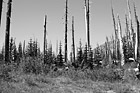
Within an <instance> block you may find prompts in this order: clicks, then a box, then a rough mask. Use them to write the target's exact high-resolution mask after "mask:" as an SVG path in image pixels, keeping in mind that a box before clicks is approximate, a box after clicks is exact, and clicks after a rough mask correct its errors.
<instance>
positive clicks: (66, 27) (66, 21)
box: [65, 0, 68, 62]
mask: <svg viewBox="0 0 140 93" xmlns="http://www.w3.org/2000/svg"><path fill="white" fill-rule="evenodd" d="M67 31H68V0H66V13H65V62H67Z"/></svg>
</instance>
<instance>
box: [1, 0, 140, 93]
mask: <svg viewBox="0 0 140 93" xmlns="http://www.w3.org/2000/svg"><path fill="white" fill-rule="evenodd" d="M68 1H69V0H65V3H64V4H65V23H64V26H65V33H64V34H65V36H64V38H65V40H64V42H65V43H64V44H62V42H61V41H60V42H56V43H57V44H56V45H57V47H56V51H53V49H52V46H53V45H52V44H51V43H48V40H47V36H46V34H47V15H44V25H43V26H42V27H44V28H43V29H44V31H42V33H43V35H44V36H43V39H44V40H43V51H41V49H40V46H39V42H38V40H37V39H32V38H30V40H29V41H25V40H24V42H20V43H19V44H18V45H16V43H15V42H16V40H15V38H14V37H11V36H10V26H11V18H12V17H11V15H12V13H11V11H12V3H13V0H8V2H7V11H6V30H5V41H4V42H5V43H4V45H3V47H2V49H0V93H23V92H24V93H32V92H35V93H140V23H139V18H138V14H137V8H136V5H135V2H133V7H131V6H130V2H129V0H127V1H126V3H127V7H128V9H127V11H128V14H124V16H125V29H122V23H121V19H120V17H119V14H118V15H115V13H114V12H115V11H114V8H113V5H111V7H110V11H111V13H112V14H110V15H111V16H112V23H113V26H114V35H112V36H110V37H111V38H110V37H106V41H105V43H103V44H101V45H99V44H98V45H97V47H96V48H92V47H91V41H90V38H91V37H90V15H92V14H90V3H89V2H90V0H84V4H85V5H84V9H85V24H86V25H85V26H86V33H87V34H86V35H87V36H86V37H87V38H86V42H85V44H82V42H81V40H80V41H79V46H78V49H76V47H75V17H74V16H72V20H71V22H72V24H71V29H72V31H71V36H72V38H71V41H72V44H71V49H68V46H67V44H68V43H69V42H68V40H67V39H68V38H67V37H68V34H67V32H68V21H70V20H68V17H69V16H68V7H69V6H68V3H69V2H68ZM3 2H4V1H3V0H0V27H1V22H2V21H1V20H2V19H1V18H2V17H1V16H2V11H3V8H2V7H3ZM132 10H133V11H132ZM132 15H133V16H134V18H132ZM133 19H135V20H133ZM135 24H136V25H135ZM134 25H135V26H134ZM122 33H125V34H122ZM0 38H1V37H0ZM25 42H28V44H26V43H25ZM62 46H64V51H63V49H62V48H63V47H62ZM68 51H70V54H68ZM68 55H69V56H68Z"/></svg>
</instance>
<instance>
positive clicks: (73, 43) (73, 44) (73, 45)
mask: <svg viewBox="0 0 140 93" xmlns="http://www.w3.org/2000/svg"><path fill="white" fill-rule="evenodd" d="M72 50H73V61H74V62H75V42H74V16H73V17H72Z"/></svg>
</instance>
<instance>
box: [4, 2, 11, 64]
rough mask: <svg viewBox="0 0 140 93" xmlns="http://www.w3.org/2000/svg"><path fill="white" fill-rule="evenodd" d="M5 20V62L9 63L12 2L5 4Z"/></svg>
mask: <svg viewBox="0 0 140 93" xmlns="http://www.w3.org/2000/svg"><path fill="white" fill-rule="evenodd" d="M7 5H8V6H7V9H8V10H7V20H6V33H5V62H6V63H8V61H9V38H10V22H11V8H12V0H9V1H8V4H7Z"/></svg>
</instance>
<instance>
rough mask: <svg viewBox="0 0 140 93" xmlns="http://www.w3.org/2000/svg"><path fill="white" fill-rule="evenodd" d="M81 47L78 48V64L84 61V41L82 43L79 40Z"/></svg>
mask: <svg viewBox="0 0 140 93" xmlns="http://www.w3.org/2000/svg"><path fill="white" fill-rule="evenodd" d="M79 44H80V45H79V48H78V49H77V60H76V61H77V64H78V66H80V65H81V63H82V61H83V50H82V43H81V40H80V42H79Z"/></svg>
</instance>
